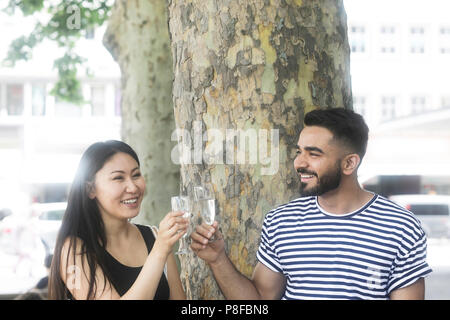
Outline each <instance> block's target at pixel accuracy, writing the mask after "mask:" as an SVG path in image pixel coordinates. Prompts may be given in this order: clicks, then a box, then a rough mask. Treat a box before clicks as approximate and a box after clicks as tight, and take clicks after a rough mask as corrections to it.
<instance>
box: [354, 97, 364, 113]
mask: <svg viewBox="0 0 450 320" xmlns="http://www.w3.org/2000/svg"><path fill="white" fill-rule="evenodd" d="M353 109H354V110H355V112H356V113H359V114H360V115H362V116H363V117H364V116H366V113H367V110H366V97H364V96H354V97H353Z"/></svg>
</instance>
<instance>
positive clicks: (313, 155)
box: [310, 153, 319, 157]
mask: <svg viewBox="0 0 450 320" xmlns="http://www.w3.org/2000/svg"><path fill="white" fill-rule="evenodd" d="M310 155H311V157H318V156H319V155H318V154H317V153H310Z"/></svg>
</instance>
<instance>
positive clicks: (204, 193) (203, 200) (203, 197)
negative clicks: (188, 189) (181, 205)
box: [194, 183, 216, 242]
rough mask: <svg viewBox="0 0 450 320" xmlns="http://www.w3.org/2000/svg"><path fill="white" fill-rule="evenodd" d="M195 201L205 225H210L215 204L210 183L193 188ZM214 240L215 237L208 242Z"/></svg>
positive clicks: (214, 213) (212, 220)
mask: <svg viewBox="0 0 450 320" xmlns="http://www.w3.org/2000/svg"><path fill="white" fill-rule="evenodd" d="M194 194H195V200H196V201H197V202H198V204H199V207H200V214H201V217H202V219H203V221H204V222H205V223H206V224H207V225H212V224H213V223H214V220H215V217H216V203H215V199H214V189H213V188H212V185H211V184H210V183H205V184H203V185H201V186H198V187H194ZM214 240H216V237H215V235H213V236H212V237H211V239H210V240H209V241H210V242H212V241H214Z"/></svg>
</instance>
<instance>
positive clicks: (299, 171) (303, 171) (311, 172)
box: [297, 169, 317, 177]
mask: <svg viewBox="0 0 450 320" xmlns="http://www.w3.org/2000/svg"><path fill="white" fill-rule="evenodd" d="M297 172H298V173H300V174H311V175H313V176H315V177H317V173H315V172H313V171H308V170H305V169H297Z"/></svg>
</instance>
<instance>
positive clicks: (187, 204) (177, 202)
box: [170, 196, 192, 255]
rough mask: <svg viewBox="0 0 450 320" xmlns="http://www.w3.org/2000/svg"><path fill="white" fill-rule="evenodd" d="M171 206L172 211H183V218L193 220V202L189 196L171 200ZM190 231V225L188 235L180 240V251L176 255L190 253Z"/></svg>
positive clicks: (176, 197)
mask: <svg viewBox="0 0 450 320" xmlns="http://www.w3.org/2000/svg"><path fill="white" fill-rule="evenodd" d="M170 200H171V205H172V211H182V212H184V214H183V218H186V219H190V218H191V211H192V204H191V200H190V199H189V197H187V196H175V197H172V198H171V199H170ZM189 230H190V223H189V226H188V229H187V230H186V233H185V234H184V235H183V236H182V237H181V239H180V246H179V247H178V251H177V252H175V254H177V255H180V254H188V253H189V250H188V249H189V244H188V243H187V236H188V232H189Z"/></svg>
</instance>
